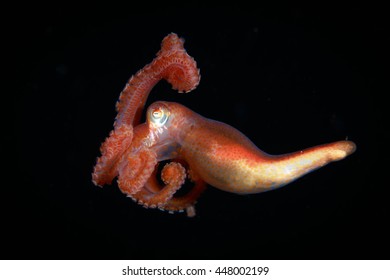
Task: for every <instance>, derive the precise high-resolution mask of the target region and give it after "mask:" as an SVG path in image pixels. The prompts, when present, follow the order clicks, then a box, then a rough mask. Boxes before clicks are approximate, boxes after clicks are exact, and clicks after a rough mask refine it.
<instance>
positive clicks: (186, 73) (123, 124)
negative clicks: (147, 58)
mask: <svg viewBox="0 0 390 280" xmlns="http://www.w3.org/2000/svg"><path fill="white" fill-rule="evenodd" d="M183 45H184V41H183V40H182V39H180V38H179V37H178V36H177V35H176V34H174V33H171V34H169V35H168V36H166V37H165V38H164V39H163V41H162V43H161V49H160V51H159V52H158V53H157V57H156V58H155V59H154V60H153V61H152V62H151V63H150V64H148V65H146V66H145V67H144V68H143V69H141V70H140V71H138V72H137V73H136V74H135V75H134V76H132V77H131V78H130V80H129V82H128V83H127V84H126V86H125V88H124V89H123V91H122V92H121V94H120V96H119V101H118V102H117V104H116V109H117V112H118V114H117V117H116V121H115V123H114V130H113V131H112V132H111V133H110V136H109V137H108V138H106V140H105V142H104V143H103V144H102V146H101V149H100V151H101V154H102V156H101V157H100V158H98V159H97V163H96V165H95V167H94V171H93V173H92V181H93V183H94V184H95V185H99V186H103V185H105V184H110V183H111V181H112V179H113V178H114V177H115V176H117V174H118V172H117V166H118V163H119V162H118V161H119V159H120V158H121V157H122V155H123V154H124V153H125V151H126V150H127V149H128V148H129V147H130V145H131V143H132V139H133V127H134V125H136V124H139V120H140V117H141V113H142V109H143V107H144V105H145V102H146V99H147V98H148V95H149V93H150V91H151V89H152V88H153V87H154V85H155V84H156V83H157V82H158V81H159V80H161V79H166V80H167V81H168V82H169V83H171V84H172V87H173V88H174V89H177V90H178V91H179V92H189V91H191V90H193V89H194V88H195V87H196V86H197V85H198V84H199V80H200V75H199V70H198V69H197V68H196V62H195V60H194V59H193V58H192V57H190V56H189V55H188V54H187V52H186V50H185V49H184V46H183Z"/></svg>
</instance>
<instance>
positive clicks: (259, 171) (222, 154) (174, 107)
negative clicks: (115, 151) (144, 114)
mask: <svg viewBox="0 0 390 280" xmlns="http://www.w3.org/2000/svg"><path fill="white" fill-rule="evenodd" d="M162 107H166V108H167V109H165V111H167V112H169V120H168V121H167V123H166V125H165V128H164V132H162V133H160V135H162V136H161V139H164V141H165V143H167V142H168V140H167V138H169V141H170V142H169V143H170V144H171V145H173V146H176V144H177V143H178V144H179V145H180V146H179V148H178V150H177V151H175V152H178V153H179V154H180V156H181V157H183V158H184V159H185V160H186V162H188V164H189V166H190V168H191V169H193V170H194V171H196V173H197V174H198V175H199V176H200V177H201V178H202V179H203V180H204V181H205V182H207V183H208V184H210V185H212V186H214V187H217V188H219V189H221V190H224V191H228V192H233V193H238V194H250V193H259V192H263V191H267V190H271V189H274V188H277V187H281V186H284V185H286V184H288V183H290V182H292V181H294V180H296V179H298V178H299V177H301V176H303V175H305V174H307V173H308V172H310V171H313V170H315V169H317V168H320V167H322V166H324V165H326V164H328V163H330V162H332V161H337V160H341V159H343V158H345V157H346V156H348V155H350V154H351V153H353V152H354V151H355V149H356V146H355V144H354V143H353V142H351V141H338V142H334V143H329V144H324V145H320V146H316V147H312V148H309V149H305V150H302V151H298V152H295V153H290V154H286V155H278V156H272V155H268V154H266V153H264V152H263V151H261V150H260V149H258V148H257V147H256V146H255V144H253V143H252V142H251V141H250V140H249V139H248V138H247V137H246V136H245V135H243V134H242V133H241V132H239V131H238V130H236V129H235V128H233V127H231V126H229V125H227V124H224V123H221V122H217V121H214V120H210V119H207V118H204V117H202V116H200V115H199V114H197V113H195V112H193V111H191V110H190V109H188V108H186V107H184V106H183V105H180V104H178V103H172V102H156V103H154V104H152V105H151V106H150V109H149V110H158V108H162ZM167 135H169V136H167ZM165 148H166V147H165ZM168 157H169V156H167V155H165V158H168Z"/></svg>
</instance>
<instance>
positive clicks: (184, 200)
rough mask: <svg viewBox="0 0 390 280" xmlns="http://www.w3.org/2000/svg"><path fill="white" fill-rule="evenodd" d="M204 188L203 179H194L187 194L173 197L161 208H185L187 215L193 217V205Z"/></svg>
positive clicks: (177, 209)
mask: <svg viewBox="0 0 390 280" xmlns="http://www.w3.org/2000/svg"><path fill="white" fill-rule="evenodd" d="M205 189H206V183H205V181H203V180H201V179H198V180H196V181H195V185H194V186H193V187H192V189H191V190H190V191H189V192H188V193H187V194H185V195H183V196H180V197H173V198H172V199H171V200H169V201H168V202H167V203H166V204H165V205H164V206H163V207H162V209H163V210H167V211H170V212H173V211H183V210H186V212H187V216H188V217H194V216H195V207H194V205H195V203H196V201H197V200H198V198H199V196H200V195H201V194H202V193H203V191H204V190H205Z"/></svg>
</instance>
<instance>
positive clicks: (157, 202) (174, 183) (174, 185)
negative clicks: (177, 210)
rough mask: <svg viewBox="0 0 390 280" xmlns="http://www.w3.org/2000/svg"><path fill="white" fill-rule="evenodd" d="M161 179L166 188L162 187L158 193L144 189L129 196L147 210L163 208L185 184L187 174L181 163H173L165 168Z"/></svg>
mask: <svg viewBox="0 0 390 280" xmlns="http://www.w3.org/2000/svg"><path fill="white" fill-rule="evenodd" d="M161 177H162V180H163V182H164V184H165V186H163V187H161V188H160V189H159V191H158V192H156V193H154V192H152V193H151V192H150V191H149V190H148V189H146V188H143V189H141V190H140V191H139V192H137V193H134V194H131V195H128V196H129V197H131V198H132V199H133V200H135V201H137V202H138V204H140V205H143V206H144V207H145V208H156V207H158V208H161V207H163V206H164V205H165V204H166V203H167V201H169V200H170V199H171V198H172V197H173V195H174V194H175V192H176V191H177V190H178V189H180V187H181V186H182V185H183V184H184V181H185V178H186V172H185V169H184V167H183V166H182V165H181V164H180V163H176V162H171V163H168V164H166V165H165V166H164V168H163V169H162V171H161Z"/></svg>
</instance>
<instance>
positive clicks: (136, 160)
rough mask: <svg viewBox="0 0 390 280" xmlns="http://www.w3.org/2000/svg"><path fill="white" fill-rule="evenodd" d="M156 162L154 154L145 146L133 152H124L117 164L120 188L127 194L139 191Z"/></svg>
mask: <svg viewBox="0 0 390 280" xmlns="http://www.w3.org/2000/svg"><path fill="white" fill-rule="evenodd" d="M156 164H157V159H156V155H155V154H154V153H153V152H152V151H150V150H149V149H147V148H142V149H141V150H139V151H138V152H137V153H135V154H134V153H128V154H126V155H125V156H124V159H123V160H121V164H120V165H119V166H118V170H119V176H118V186H119V188H120V190H121V191H122V192H123V193H125V194H127V195H133V194H135V193H137V192H139V191H140V190H141V189H142V187H143V186H144V185H145V183H146V181H147V180H148V178H149V177H150V176H151V174H152V173H153V170H154V167H155V166H156Z"/></svg>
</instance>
